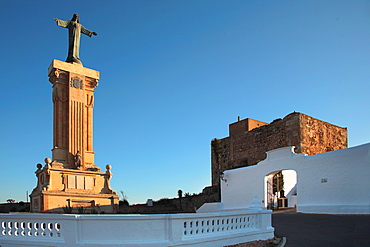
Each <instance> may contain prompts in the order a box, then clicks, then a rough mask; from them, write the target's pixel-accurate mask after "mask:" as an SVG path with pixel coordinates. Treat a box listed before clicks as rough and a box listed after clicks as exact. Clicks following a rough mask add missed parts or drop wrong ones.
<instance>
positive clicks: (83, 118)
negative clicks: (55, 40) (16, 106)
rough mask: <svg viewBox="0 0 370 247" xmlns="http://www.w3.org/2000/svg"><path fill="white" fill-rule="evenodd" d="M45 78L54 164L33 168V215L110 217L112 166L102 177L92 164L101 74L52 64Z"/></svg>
mask: <svg viewBox="0 0 370 247" xmlns="http://www.w3.org/2000/svg"><path fill="white" fill-rule="evenodd" d="M48 74H49V78H50V79H49V80H50V82H51V83H52V84H53V97H52V98H53V104H54V131H53V132H54V141H53V149H52V160H50V159H48V158H47V159H45V165H44V166H43V165H41V164H38V165H37V171H36V172H35V173H36V176H37V178H38V181H37V186H36V188H35V189H34V190H33V191H32V193H31V195H30V198H31V211H32V212H66V213H67V212H70V211H71V210H74V211H73V212H76V213H81V212H82V211H84V210H87V211H92V212H102V211H104V212H106V213H113V212H114V211H115V208H116V207H118V199H119V196H118V195H117V193H116V192H115V191H113V190H112V189H111V188H110V179H111V176H112V173H111V171H110V170H111V166H110V165H107V166H106V169H107V170H106V172H101V171H100V167H98V166H97V165H96V164H95V163H94V155H95V153H94V151H93V108H94V89H95V88H96V87H97V86H98V80H99V77H100V74H99V72H98V71H95V70H92V69H88V68H85V67H83V66H82V65H81V64H78V63H66V62H62V61H59V60H53V61H52V63H51V65H50V66H49V70H48ZM77 211H81V212H77Z"/></svg>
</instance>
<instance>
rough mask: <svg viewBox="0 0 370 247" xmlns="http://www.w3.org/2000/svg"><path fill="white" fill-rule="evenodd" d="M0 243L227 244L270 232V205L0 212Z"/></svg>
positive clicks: (263, 236) (261, 237)
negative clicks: (149, 211)
mask: <svg viewBox="0 0 370 247" xmlns="http://www.w3.org/2000/svg"><path fill="white" fill-rule="evenodd" d="M0 222H1V227H0V231H1V234H0V246H1V247H7V246H56V247H61V246H68V247H71V246H181V245H187V246H225V245H231V244H236V243H242V242H249V241H254V240H266V239H270V238H273V228H272V227H271V211H270V210H264V209H260V210H242V211H224V212H213V213H194V214H160V215H58V214H0Z"/></svg>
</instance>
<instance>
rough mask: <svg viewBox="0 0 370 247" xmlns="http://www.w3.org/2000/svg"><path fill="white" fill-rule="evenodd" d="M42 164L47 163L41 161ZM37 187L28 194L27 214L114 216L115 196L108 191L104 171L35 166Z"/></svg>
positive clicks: (116, 201) (108, 176)
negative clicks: (29, 203) (104, 214)
mask: <svg viewBox="0 0 370 247" xmlns="http://www.w3.org/2000/svg"><path fill="white" fill-rule="evenodd" d="M45 161H46V162H48V161H49V159H45ZM37 168H38V170H37V171H36V172H35V173H36V176H37V178H38V182H37V186H36V188H35V189H34V190H33V191H32V194H31V195H30V197H31V212H50V213H72V212H73V213H91V212H92V213H94V212H95V213H101V212H104V213H115V212H116V211H117V210H116V209H117V208H118V200H119V196H118V195H117V193H116V192H115V191H113V190H112V189H111V188H110V184H109V180H110V178H111V176H112V173H111V172H110V169H111V166H110V165H107V167H106V168H107V171H106V172H105V173H104V172H99V171H81V170H76V169H64V168H59V167H53V166H52V165H51V164H50V163H46V164H45V166H44V167H43V168H42V165H41V164H38V167H37Z"/></svg>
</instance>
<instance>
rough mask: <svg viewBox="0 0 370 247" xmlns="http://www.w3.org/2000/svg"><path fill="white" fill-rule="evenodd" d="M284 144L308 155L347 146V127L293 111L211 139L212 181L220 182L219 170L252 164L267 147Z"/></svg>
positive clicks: (271, 148)
mask: <svg viewBox="0 0 370 247" xmlns="http://www.w3.org/2000/svg"><path fill="white" fill-rule="evenodd" d="M287 146H295V147H296V148H295V152H296V153H306V154H308V155H313V154H319V153H323V152H328V151H334V150H338V149H343V148H347V129H346V128H342V127H338V126H335V125H332V124H330V123H327V122H324V121H321V120H318V119H315V118H313V117H310V116H308V115H305V114H302V113H298V112H293V113H291V114H289V115H287V116H286V117H284V118H283V119H277V120H274V121H273V122H272V123H271V124H269V125H265V126H261V127H258V128H255V129H253V130H251V131H247V132H244V133H239V134H234V135H231V136H229V137H226V138H223V139H214V140H213V141H212V143H211V160H212V185H218V184H219V173H220V172H221V171H224V170H229V169H233V168H238V167H243V166H249V165H255V164H256V163H257V162H259V161H262V160H264V159H265V158H266V152H267V151H270V150H273V149H277V148H281V147H287Z"/></svg>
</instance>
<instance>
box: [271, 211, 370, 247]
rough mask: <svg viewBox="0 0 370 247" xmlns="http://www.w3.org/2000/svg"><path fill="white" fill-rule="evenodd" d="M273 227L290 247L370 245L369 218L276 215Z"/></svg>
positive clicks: (354, 216)
mask: <svg viewBox="0 0 370 247" xmlns="http://www.w3.org/2000/svg"><path fill="white" fill-rule="evenodd" d="M272 225H273V226H274V227H275V234H277V235H278V236H281V237H286V239H287V243H286V245H285V246H287V247H292V246H298V247H305V246H307V247H314V246H320V247H322V246H324V247H330V246H335V247H340V246H343V247H350V246H367V247H369V246H370V215H319V214H299V213H295V212H294V211H293V212H292V211H285V212H274V213H273V215H272Z"/></svg>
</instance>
